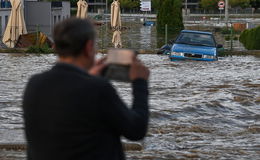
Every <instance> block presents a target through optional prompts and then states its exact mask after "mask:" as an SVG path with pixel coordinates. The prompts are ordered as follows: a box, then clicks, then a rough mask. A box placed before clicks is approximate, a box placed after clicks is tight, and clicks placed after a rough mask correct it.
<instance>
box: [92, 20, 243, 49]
mask: <svg viewBox="0 0 260 160" xmlns="http://www.w3.org/2000/svg"><path fill="white" fill-rule="evenodd" d="M122 26H123V29H122V31H121V38H122V44H123V47H125V48H132V49H138V50H139V49H143V50H149V51H151V50H156V49H158V48H160V47H161V46H162V45H164V44H165V36H164V35H157V32H156V27H155V26H152V27H151V26H150V27H149V26H146V27H145V26H143V25H142V24H141V23H140V20H139V19H129V20H128V21H126V20H124V22H123V23H122ZM186 29H191V30H201V31H206V32H212V33H213V34H214V35H215V38H216V41H217V43H218V44H222V45H223V46H224V48H225V49H227V50H229V49H231V41H226V40H225V36H224V35H223V34H221V33H220V32H215V31H214V30H215V29H214V28H212V27H207V28H205V27H197V26H193V27H186ZM97 32H98V47H99V49H106V48H111V47H113V44H112V42H111V39H112V36H113V32H112V30H111V29H110V27H109V24H107V25H103V26H102V27H98V28H97ZM226 36H227V35H226ZM170 37H171V35H169V39H168V40H170ZM232 46H233V47H232V49H233V50H236V51H238V50H239V51H241V50H245V48H244V46H243V44H241V43H240V42H239V41H238V40H234V41H233V42H232Z"/></svg>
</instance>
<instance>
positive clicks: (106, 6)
mask: <svg viewBox="0 0 260 160" xmlns="http://www.w3.org/2000/svg"><path fill="white" fill-rule="evenodd" d="M106 14H108V3H107V0H106Z"/></svg>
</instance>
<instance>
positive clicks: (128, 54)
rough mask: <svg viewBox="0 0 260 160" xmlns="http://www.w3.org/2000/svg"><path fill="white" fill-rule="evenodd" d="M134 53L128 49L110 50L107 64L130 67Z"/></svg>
mask: <svg viewBox="0 0 260 160" xmlns="http://www.w3.org/2000/svg"><path fill="white" fill-rule="evenodd" d="M135 56H136V55H135V52H134V51H133V50H130V49H110V50H109V51H108V55H107V61H106V62H107V64H121V65H131V64H132V62H133V59H134V57H135Z"/></svg>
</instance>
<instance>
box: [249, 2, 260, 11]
mask: <svg viewBox="0 0 260 160" xmlns="http://www.w3.org/2000/svg"><path fill="white" fill-rule="evenodd" d="M250 5H251V6H252V7H253V8H255V9H257V8H260V0H251V1H250Z"/></svg>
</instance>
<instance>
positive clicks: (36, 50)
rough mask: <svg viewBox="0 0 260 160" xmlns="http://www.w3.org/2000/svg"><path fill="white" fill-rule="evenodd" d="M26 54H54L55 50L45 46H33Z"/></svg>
mask: <svg viewBox="0 0 260 160" xmlns="http://www.w3.org/2000/svg"><path fill="white" fill-rule="evenodd" d="M25 52H26V53H44V54H49V53H54V51H53V49H52V48H49V47H48V46H47V45H44V46H42V47H39V46H31V47H29V48H28V49H27V50H26V51H25Z"/></svg>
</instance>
